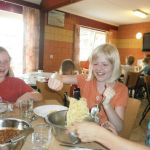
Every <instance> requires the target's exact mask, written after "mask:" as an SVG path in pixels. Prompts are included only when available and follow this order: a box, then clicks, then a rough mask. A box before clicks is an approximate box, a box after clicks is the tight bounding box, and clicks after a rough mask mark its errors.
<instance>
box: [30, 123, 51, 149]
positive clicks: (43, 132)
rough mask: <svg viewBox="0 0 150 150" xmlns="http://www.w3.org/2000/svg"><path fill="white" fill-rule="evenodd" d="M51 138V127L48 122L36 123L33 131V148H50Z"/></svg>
mask: <svg viewBox="0 0 150 150" xmlns="http://www.w3.org/2000/svg"><path fill="white" fill-rule="evenodd" d="M51 138H52V134H51V127H50V126H49V125H48V124H39V125H36V126H35V127H34V132H33V133H32V144H33V147H32V150H48V149H49V145H50V142H51Z"/></svg>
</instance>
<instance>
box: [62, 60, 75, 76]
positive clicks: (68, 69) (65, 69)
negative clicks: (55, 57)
mask: <svg viewBox="0 0 150 150" xmlns="http://www.w3.org/2000/svg"><path fill="white" fill-rule="evenodd" d="M74 71H75V64H74V63H73V61H72V60H71V59H65V60H63V62H62V63H61V66H60V69H59V73H60V74H62V75H72V74H74V73H75V72H74Z"/></svg>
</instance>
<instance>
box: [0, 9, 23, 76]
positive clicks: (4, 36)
mask: <svg viewBox="0 0 150 150" xmlns="http://www.w3.org/2000/svg"><path fill="white" fill-rule="evenodd" d="M0 46H2V47H4V48H5V49H7V50H8V52H9V54H10V56H11V67H12V70H13V72H14V73H15V76H19V75H21V74H22V72H23V16H22V15H21V14H16V13H12V12H7V11H1V10H0Z"/></svg>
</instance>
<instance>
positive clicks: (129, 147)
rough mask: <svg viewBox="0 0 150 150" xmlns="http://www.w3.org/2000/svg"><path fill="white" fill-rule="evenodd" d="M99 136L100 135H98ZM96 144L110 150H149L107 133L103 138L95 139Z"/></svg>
mask: <svg viewBox="0 0 150 150" xmlns="http://www.w3.org/2000/svg"><path fill="white" fill-rule="evenodd" d="M99 132H101V131H99ZM98 135H101V134H98ZM96 142H99V143H101V144H103V145H104V146H106V147H107V148H109V149H111V150H133V149H136V150H150V148H148V147H146V146H144V145H141V144H138V143H135V142H132V141H129V140H127V139H124V138H122V137H120V136H117V135H114V134H112V133H111V132H109V131H105V132H104V133H103V136H99V137H97V138H96Z"/></svg>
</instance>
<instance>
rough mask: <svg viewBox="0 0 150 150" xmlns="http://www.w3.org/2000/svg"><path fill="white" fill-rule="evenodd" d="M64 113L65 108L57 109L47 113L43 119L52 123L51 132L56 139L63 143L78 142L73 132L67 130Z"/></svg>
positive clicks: (65, 111) (65, 112)
mask: <svg viewBox="0 0 150 150" xmlns="http://www.w3.org/2000/svg"><path fill="white" fill-rule="evenodd" d="M66 114H67V110H62V111H57V112H53V113H50V114H48V115H47V117H46V118H45V119H46V121H47V122H48V123H49V124H50V125H52V133H53V135H54V136H55V138H56V139H57V140H58V141H60V142H63V143H70V144H77V143H79V142H80V140H79V138H78V137H77V135H76V134H75V133H74V132H72V133H68V132H67V128H66Z"/></svg>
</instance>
